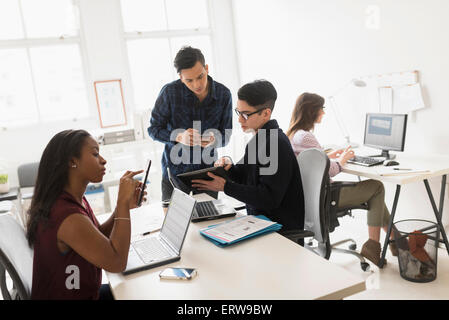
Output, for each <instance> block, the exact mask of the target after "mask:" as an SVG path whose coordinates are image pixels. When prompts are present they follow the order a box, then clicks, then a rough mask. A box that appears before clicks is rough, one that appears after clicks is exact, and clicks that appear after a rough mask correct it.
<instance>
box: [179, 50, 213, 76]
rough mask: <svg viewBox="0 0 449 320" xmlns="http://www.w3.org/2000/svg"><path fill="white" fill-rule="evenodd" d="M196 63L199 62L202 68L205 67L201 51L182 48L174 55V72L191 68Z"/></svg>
mask: <svg viewBox="0 0 449 320" xmlns="http://www.w3.org/2000/svg"><path fill="white" fill-rule="evenodd" d="M197 61H199V62H200V63H201V64H202V65H203V67H204V66H205V65H206V61H205V60H204V56H203V54H202V53H201V50H200V49H196V48H192V47H190V46H184V47H182V48H181V50H179V51H178V53H177V54H176V57H175V61H174V65H175V68H176V71H177V72H178V73H180V72H181V70H183V69H190V68H192V67H193V66H194V65H195V64H196V63H197Z"/></svg>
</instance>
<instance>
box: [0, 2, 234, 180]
mask: <svg viewBox="0 0 449 320" xmlns="http://www.w3.org/2000/svg"><path fill="white" fill-rule="evenodd" d="M77 2H78V3H79V8H80V18H81V21H80V22H81V42H82V54H83V59H84V62H85V63H86V69H87V74H86V79H87V89H88V98H89V103H90V107H91V109H92V110H93V111H94V112H96V108H97V107H96V101H95V91H94V86H93V83H94V81H97V80H108V79H122V85H123V92H124V99H125V106H126V108H127V114H128V119H129V121H131V124H132V114H133V105H134V101H133V95H132V83H131V79H130V75H129V69H128V60H127V59H128V57H127V52H126V48H125V44H124V39H123V36H122V32H123V31H122V30H123V28H122V22H121V15H120V2H119V0H77ZM209 12H210V15H211V19H210V20H211V29H212V34H213V41H214V46H215V47H216V51H215V53H214V55H215V66H216V70H213V71H212V72H211V75H212V76H213V77H214V79H217V80H218V81H220V82H222V83H224V84H225V85H227V86H228V87H229V88H230V89H231V92H233V93H234V92H235V91H236V90H237V89H238V86H239V79H238V71H237V56H236V53H235V46H234V33H233V22H232V6H231V0H214V1H211V2H210V9H209ZM149 107H150V106H149ZM148 122H149V119H148ZM69 128H75V129H80V128H82V129H86V130H89V131H90V132H92V131H95V130H97V129H98V128H99V121H98V119H96V118H95V119H93V120H91V121H78V122H72V121H65V122H58V123H45V124H40V125H33V126H28V127H20V128H11V129H7V130H3V131H2V130H1V129H0V160H1V159H6V160H7V162H8V163H7V164H8V173H9V176H10V185H11V186H12V187H13V186H17V185H18V179H17V167H18V166H19V165H20V164H22V163H26V162H33V161H39V159H40V157H41V154H42V151H43V149H44V148H45V146H46V144H47V143H48V141H49V140H50V139H51V137H52V136H53V135H54V134H56V133H57V132H59V131H61V130H65V129H69ZM118 147H119V149H120V146H118ZM157 162H159V159H158V160H157Z"/></svg>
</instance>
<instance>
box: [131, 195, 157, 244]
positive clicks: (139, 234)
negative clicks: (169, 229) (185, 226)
mask: <svg viewBox="0 0 449 320" xmlns="http://www.w3.org/2000/svg"><path fill="white" fill-rule="evenodd" d="M130 217H131V241H136V240H139V239H141V238H143V237H144V236H146V235H148V234H150V233H153V232H157V231H159V230H161V227H162V223H163V222H164V218H165V214H164V210H163V209H162V204H161V203H160V202H155V203H152V204H149V205H145V206H141V207H138V208H135V209H132V210H131V212H130Z"/></svg>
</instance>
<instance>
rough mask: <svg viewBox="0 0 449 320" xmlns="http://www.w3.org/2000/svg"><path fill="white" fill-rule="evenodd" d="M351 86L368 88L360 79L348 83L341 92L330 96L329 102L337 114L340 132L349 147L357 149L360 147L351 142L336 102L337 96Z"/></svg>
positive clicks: (338, 91)
mask: <svg viewBox="0 0 449 320" xmlns="http://www.w3.org/2000/svg"><path fill="white" fill-rule="evenodd" d="M349 85H353V86H355V87H357V88H363V87H366V82H365V81H363V80H359V79H352V80H351V81H348V82H347V83H346V84H345V85H344V86H343V87H341V88H340V89H339V90H337V91H336V92H335V93H334V94H333V95H331V96H329V101H331V104H330V105H331V109H332V111H333V112H334V114H335V119H337V124H338V127H339V128H340V132H341V133H342V134H343V136H344V138H345V140H346V143H347V146H349V145H350V146H352V148H357V147H358V146H359V145H358V144H357V143H355V142H351V139H350V138H349V132H348V130H347V128H346V126H345V124H344V122H343V119H342V117H341V116H340V112H339V111H338V104H337V102H336V101H335V96H336V95H337V94H338V93H340V92H341V91H343V90H344V89H346V87H348V86H349Z"/></svg>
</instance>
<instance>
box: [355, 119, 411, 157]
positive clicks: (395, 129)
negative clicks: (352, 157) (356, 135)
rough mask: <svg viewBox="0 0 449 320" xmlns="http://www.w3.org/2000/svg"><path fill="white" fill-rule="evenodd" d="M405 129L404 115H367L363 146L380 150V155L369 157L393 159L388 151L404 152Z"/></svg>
mask: <svg viewBox="0 0 449 320" xmlns="http://www.w3.org/2000/svg"><path fill="white" fill-rule="evenodd" d="M406 127H407V115H406V114H389V113H367V114H366V121H365V137H364V140H363V144H364V145H365V146H367V147H372V148H376V149H381V150H382V154H380V155H374V156H371V157H385V158H386V159H393V157H394V156H392V155H390V154H389V152H388V151H390V150H393V151H404V144H405V131H406Z"/></svg>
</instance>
